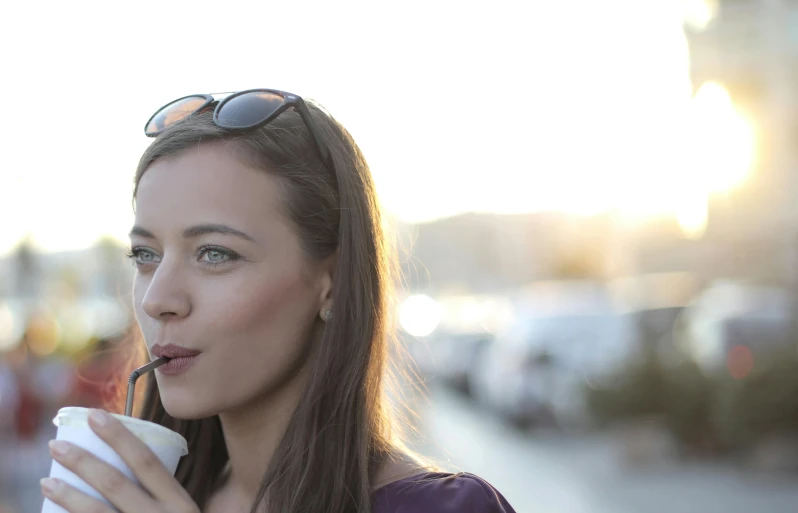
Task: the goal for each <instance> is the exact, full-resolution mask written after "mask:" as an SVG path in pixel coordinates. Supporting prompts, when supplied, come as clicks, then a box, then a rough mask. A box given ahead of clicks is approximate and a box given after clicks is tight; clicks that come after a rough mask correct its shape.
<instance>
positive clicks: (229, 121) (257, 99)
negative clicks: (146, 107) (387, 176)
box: [144, 89, 335, 173]
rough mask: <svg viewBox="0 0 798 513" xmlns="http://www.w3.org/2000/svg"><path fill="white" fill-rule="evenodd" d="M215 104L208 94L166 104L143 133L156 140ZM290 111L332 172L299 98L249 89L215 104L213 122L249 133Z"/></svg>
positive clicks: (306, 109)
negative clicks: (291, 110) (299, 120)
mask: <svg viewBox="0 0 798 513" xmlns="http://www.w3.org/2000/svg"><path fill="white" fill-rule="evenodd" d="M214 102H216V99H215V98H214V97H213V95H210V94H192V95H190V96H184V97H183V98H178V99H177V100H174V101H173V102H170V103H167V104H166V105H164V106H163V107H161V108H160V109H158V110H157V111H156V112H155V114H153V115H152V117H151V118H150V119H149V121H147V124H146V125H145V127H144V133H145V134H146V135H147V137H156V136H158V134H160V133H161V132H163V131H164V130H166V128H167V127H169V126H171V125H174V124H175V123H178V122H180V121H182V120H184V119H186V118H187V117H189V116H191V115H193V114H196V113H197V112H200V111H201V110H204V109H206V108H208V107H209V106H210V105H212V104H213V103H214ZM289 108H294V109H296V111H297V112H298V113H299V116H300V117H301V118H302V121H303V122H304V123H305V126H307V127H308V130H309V131H310V134H311V135H312V136H313V141H314V142H315V144H316V149H317V150H318V152H319V156H320V157H321V159H322V161H323V162H324V164H325V165H326V166H327V168H328V169H329V170H330V171H332V172H333V173H335V166H334V165H333V163H332V158H331V157H330V150H329V148H327V145H326V144H324V140H323V139H322V137H321V131H320V130H319V128H318V127H317V126H316V123H315V122H314V121H313V118H312V117H311V116H310V111H309V110H308V107H307V105H305V102H304V100H302V98H300V97H299V96H297V95H295V94H292V93H286V92H284V91H277V90H274V89H250V90H248V91H240V92H237V93H232V94H231V95H229V96H227V97H225V98H224V99H222V100H221V101H219V102H218V103H217V105H216V108H215V109H214V111H213V122H214V123H216V125H217V126H220V127H222V128H224V129H226V130H250V129H255V128H259V127H262V126H264V125H266V124H268V123H270V122H272V121H274V120H275V119H277V117H278V116H279V115H280V114H282V113H283V112H285V111H286V110H287V109H289Z"/></svg>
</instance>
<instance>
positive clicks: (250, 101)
mask: <svg viewBox="0 0 798 513" xmlns="http://www.w3.org/2000/svg"><path fill="white" fill-rule="evenodd" d="M282 104H283V97H282V96H280V95H279V94H274V93H269V92H265V91H253V92H251V93H244V94H242V95H239V96H235V97H233V98H230V99H229V100H227V101H225V102H224V104H223V105H222V106H221V107H220V108H219V110H218V111H217V112H216V123H217V124H218V125H219V126H222V127H224V128H250V127H253V126H255V125H257V124H259V123H262V122H264V121H266V120H267V119H269V118H270V117H271V116H273V115H274V113H275V112H277V110H278V109H279V108H280V106H281V105H282Z"/></svg>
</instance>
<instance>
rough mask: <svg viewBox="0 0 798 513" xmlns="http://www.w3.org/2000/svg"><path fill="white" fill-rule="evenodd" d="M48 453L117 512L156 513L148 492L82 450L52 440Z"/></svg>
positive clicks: (60, 441) (66, 443)
mask: <svg viewBox="0 0 798 513" xmlns="http://www.w3.org/2000/svg"><path fill="white" fill-rule="evenodd" d="M50 453H51V454H52V455H53V459H55V460H56V461H57V462H58V463H60V464H61V465H62V466H63V467H64V468H66V469H68V470H71V471H72V472H73V473H75V475H77V476H78V477H79V478H81V479H83V480H84V481H86V484H88V485H89V486H91V487H92V488H94V489H95V490H96V491H97V493H99V494H100V495H102V496H103V497H105V498H106V499H108V501H110V502H111V503H112V504H113V505H114V506H116V507H117V508H119V509H120V510H122V511H125V512H128V511H129V512H132V511H155V509H156V508H155V502H154V501H153V500H152V497H150V496H149V495H147V492H145V491H144V490H143V489H141V487H139V486H138V485H136V483H134V482H133V481H131V480H130V479H128V477H127V476H126V475H125V474H123V473H122V472H120V471H119V470H117V469H116V468H114V467H113V466H111V465H109V464H108V463H106V462H104V461H102V460H101V459H99V458H97V457H96V456H94V455H93V454H91V453H90V452H88V451H86V450H85V449H82V448H80V447H78V446H77V445H74V444H71V443H69V442H66V441H64V440H54V441H52V442H50ZM142 508H143V509H142ZM76 511H83V510H76Z"/></svg>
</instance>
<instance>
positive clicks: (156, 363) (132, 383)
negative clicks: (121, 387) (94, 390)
mask: <svg viewBox="0 0 798 513" xmlns="http://www.w3.org/2000/svg"><path fill="white" fill-rule="evenodd" d="M168 361H169V358H158V359H157V360H153V361H151V362H150V363H148V364H147V365H142V366H141V367H139V368H138V369H136V370H134V371H133V372H132V373H131V374H130V378H129V379H128V380H127V401H126V402H125V415H127V416H128V417H130V416H131V415H132V414H133V391H134V389H135V387H136V380H137V379H139V377H141V375H142V374H146V373H147V372H150V371H151V370H155V369H157V368H158V367H160V366H161V365H163V364H165V363H166V362H168Z"/></svg>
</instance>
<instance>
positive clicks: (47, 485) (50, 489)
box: [39, 477, 61, 497]
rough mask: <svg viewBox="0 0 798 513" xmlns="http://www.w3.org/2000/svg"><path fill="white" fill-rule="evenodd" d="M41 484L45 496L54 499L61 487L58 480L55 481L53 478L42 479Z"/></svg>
mask: <svg viewBox="0 0 798 513" xmlns="http://www.w3.org/2000/svg"><path fill="white" fill-rule="evenodd" d="M39 484H40V485H41V487H42V492H44V495H45V496H47V497H52V496H54V495H55V494H56V493H58V488H59V487H60V486H61V483H60V482H59V481H58V479H53V478H51V477H45V478H42V480H41V481H39Z"/></svg>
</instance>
